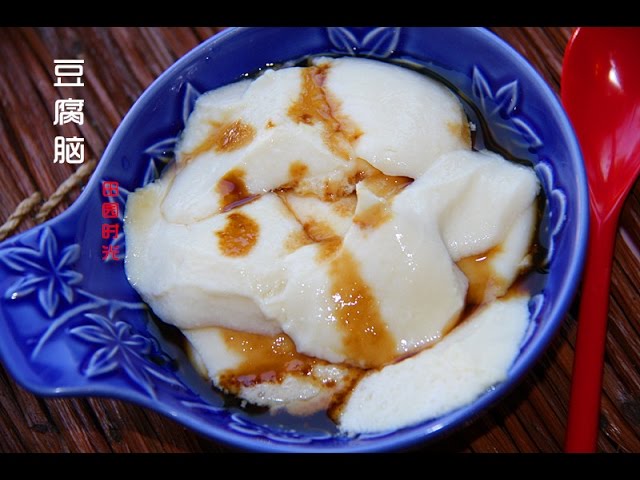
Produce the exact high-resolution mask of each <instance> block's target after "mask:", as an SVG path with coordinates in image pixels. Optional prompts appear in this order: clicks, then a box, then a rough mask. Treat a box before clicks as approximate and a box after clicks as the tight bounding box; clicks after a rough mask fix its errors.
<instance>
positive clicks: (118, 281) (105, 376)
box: [0, 28, 588, 452]
mask: <svg viewBox="0 0 640 480" xmlns="http://www.w3.org/2000/svg"><path fill="white" fill-rule="evenodd" d="M321 53H331V54H341V55H360V56H368V57H371V58H380V59H386V60H390V61H408V62H410V63H413V64H417V65H422V66H424V67H427V68H428V69H429V70H431V71H432V72H435V73H436V74H438V75H441V76H442V77H444V78H445V79H446V80H447V81H448V82H450V83H451V85H453V86H454V87H455V88H456V89H458V90H459V92H460V93H461V94H462V95H464V96H466V97H467V98H468V99H469V100H470V101H471V102H472V103H473V104H474V105H475V106H476V107H477V108H478V109H479V111H480V112H481V114H482V116H483V117H484V118H485V119H486V120H487V121H488V124H489V129H490V131H491V135H492V136H493V137H494V138H495V139H496V141H497V142H498V144H500V145H501V146H502V147H504V148H505V149H506V150H507V151H509V152H510V153H511V154H513V155H514V156H516V157H518V158H523V159H526V160H529V161H530V162H532V163H533V165H534V166H535V170H536V173H537V174H538V176H539V178H540V180H541V182H542V184H543V186H544V189H545V193H546V196H547V199H548V202H547V207H546V213H545V221H544V222H543V227H544V228H543V229H542V231H541V241H542V243H543V244H544V245H545V246H547V247H548V248H549V258H548V261H549V271H550V273H549V274H548V275H546V276H545V277H544V278H545V284H544V286H543V287H539V288H538V289H537V290H536V291H534V292H533V293H534V294H535V295H534V297H533V298H532V300H531V302H530V311H531V321H530V328H529V330H528V332H527V336H526V339H525V341H523V344H522V348H521V351H520V354H519V356H518V358H517V360H516V361H515V363H514V365H513V366H512V368H511V370H510V373H509V378H508V379H507V380H506V381H505V382H503V383H501V384H499V385H496V386H495V387H493V388H492V389H490V390H489V391H488V392H486V393H485V394H483V395H482V396H481V397H479V398H478V399H477V400H476V401H475V402H474V403H472V404H471V405H468V406H466V407H463V408H460V409H458V410H455V411H453V412H451V413H450V414H447V415H444V416H442V417H440V418H436V419H432V420H428V421H425V422H422V423H420V424H418V425H415V426H413V427H408V428H404V429H401V430H399V431H395V432H387V433H383V434H378V435H361V436H357V437H354V438H346V437H342V436H339V435H337V434H336V433H335V432H332V431H329V430H326V429H323V428H319V427H309V426H305V425H304V424H303V422H299V424H298V425H297V426H295V428H294V427H293V426H292V424H288V425H281V424H279V423H278V420H277V418H275V419H274V418H270V417H269V416H256V417H252V416H250V415H248V414H246V413H245V412H242V411H240V410H237V409H234V408H226V407H224V406H223V400H222V399H221V398H220V397H219V396H217V395H216V394H215V393H214V392H212V390H211V389H210V388H209V386H208V385H207V384H206V382H204V381H203V380H201V379H200V378H199V377H198V375H197V374H196V373H195V372H194V370H193V369H192V367H191V366H190V364H189V363H188V361H187V360H186V358H185V356H184V355H183V353H182V352H181V351H180V350H179V349H178V348H177V347H176V346H174V345H173V344H171V343H170V342H168V341H167V340H166V339H165V338H164V337H163V336H162V333H161V332H160V331H159V329H158V328H157V326H156V324H155V323H154V321H153V319H152V318H151V317H150V313H149V311H148V309H147V307H146V306H145V305H144V304H143V303H141V301H140V298H139V297H138V295H137V294H136V292H135V291H134V290H133V289H132V288H131V286H130V285H129V283H128V282H127V279H126V277H125V273H124V262H122V261H106V262H105V261H102V259H101V247H102V245H106V244H108V242H111V243H112V245H114V246H119V247H120V249H121V255H124V246H125V244H124V238H123V236H122V235H120V236H118V237H117V238H115V239H112V240H109V241H105V240H103V239H102V238H101V228H100V226H101V224H102V223H103V219H102V214H101V204H102V203H103V202H104V201H111V202H118V203H119V205H120V207H123V206H124V202H125V201H126V196H127V194H128V192H130V191H132V190H134V189H135V188H137V187H139V186H141V185H143V184H145V183H147V182H149V181H152V180H153V179H154V178H156V177H157V175H158V172H159V171H160V170H161V169H162V167H163V165H164V164H166V163H167V162H168V161H169V160H170V159H171V157H172V154H173V153H172V152H173V148H174V146H175V142H176V138H177V136H178V135H179V134H180V131H181V129H182V128H183V126H184V122H185V119H186V117H187V116H188V114H189V113H190V112H191V110H192V108H193V104H194V102H195V100H196V99H197V97H198V95H199V94H200V92H204V91H207V90H210V89H213V88H216V87H219V86H221V85H225V84H227V83H229V82H232V81H234V80H237V79H239V78H240V77H241V76H242V75H243V74H247V73H253V72H256V71H257V70H258V69H260V68H263V67H264V66H265V65H267V64H272V63H275V64H278V63H281V62H286V61H290V60H297V59H300V58H302V57H304V56H307V55H310V54H321ZM468 112H469V114H470V116H471V118H472V119H474V118H475V117H474V115H475V114H474V113H473V112H472V111H471V109H468ZM51 168H55V166H54V165H52V166H51ZM105 180H116V181H118V182H119V184H120V187H121V189H120V195H119V196H118V197H114V198H109V199H105V198H104V197H103V196H102V193H101V183H102V181H105ZM587 205H588V201H587V190H586V180H585V173H584V169H583V166H582V159H581V155H580V151H579V148H578V145H577V142H576V139H575V137H574V134H573V131H572V129H571V126H570V125H569V122H568V121H567V118H566V116H565V114H564V112H563V110H562V108H561V106H560V103H559V101H558V99H557V97H556V95H555V94H554V93H553V92H552V91H551V90H550V88H549V87H548V85H546V84H545V82H544V81H543V80H542V79H541V78H540V76H539V75H538V74H537V73H536V72H535V71H534V70H533V69H532V68H531V66H530V65H529V64H528V63H527V62H526V61H525V60H524V59H523V58H522V57H521V56H520V55H518V54H517V53H516V52H515V51H514V50H512V49H511V48H510V47H509V46H508V45H506V44H505V43H504V42H503V41H501V40H500V39H499V38H497V37H496V36H494V35H493V34H492V33H490V32H488V31H486V30H483V29H474V28H376V29H373V28H350V29H347V28H284V29H278V28H255V29H253V28H252V29H233V30H228V31H225V32H223V33H221V34H219V35H217V36H215V37H213V38H211V39H210V40H208V41H206V42H205V43H203V44H202V45H200V46H199V47H197V48H196V49H194V50H193V51H191V52H189V53H188V54H187V55H185V56H184V57H183V58H182V59H180V60H179V61H178V62H176V63H175V64H174V65H173V66H172V67H171V68H169V69H168V70H167V71H166V72H165V73H164V74H162V75H161V76H160V77H159V78H158V79H157V80H156V81H155V82H154V83H153V84H152V85H151V86H150V87H149V88H148V89H147V91H146V92H144V94H143V95H142V96H141V97H140V99H139V100H138V101H137V102H136V104H135V105H134V106H133V107H132V108H131V111H130V112H129V113H128V114H127V116H126V117H125V119H124V120H123V122H122V124H121V125H120V127H119V128H118V130H117V131H116V133H115V135H114V137H113V139H112V140H111V142H110V144H109V146H108V147H107V149H106V151H105V152H104V156H103V158H102V159H101V161H100V163H99V165H98V168H97V170H96V172H95V173H94V175H93V176H92V178H91V181H90V182H89V184H88V185H87V187H86V189H85V191H84V192H83V193H82V195H81V196H80V198H79V199H78V200H77V201H76V202H75V203H74V205H73V206H72V207H71V208H69V209H68V210H67V211H66V212H65V213H63V214H62V215H60V216H59V217H57V218H55V219H53V220H51V221H49V222H47V223H45V224H43V225H41V226H39V227H36V228H34V229H32V230H29V231H27V232H25V233H23V234H21V235H18V236H16V237H14V238H12V239H10V240H8V241H5V242H4V243H2V244H0V295H1V296H2V297H1V303H0V357H1V359H2V361H3V362H4V365H5V366H6V367H7V368H8V369H9V371H10V372H11V373H12V374H13V376H14V377H15V378H16V380H17V381H18V382H20V383H21V384H22V385H23V386H25V387H26V388H27V389H29V390H31V391H33V392H35V393H37V394H41V395H57V396H70V395H71V396H75V395H96V396H107V397H115V398H121V399H125V400H129V401H132V402H135V403H137V404H140V405H143V406H146V407H149V408H152V409H154V410H156V411H158V412H161V413H163V414H165V415H167V416H169V417H171V418H174V419H175V420H177V421H178V422H181V423H183V424H185V425H187V426H188V427H190V428H193V429H194V430H197V431H198V432H200V433H202V434H204V435H207V436H210V437H212V438H215V439H218V440H222V441H225V442H227V443H230V444H233V445H235V446H239V447H242V448H248V449H257V450H266V451H274V450H276V451H301V450H302V451H342V452H346V451H371V450H387V449H395V448H401V447H405V446H408V445H410V444H413V443H415V442H419V441H425V440H427V439H433V438H436V437H437V436H439V435H441V434H443V433H444V432H446V431H450V430H451V429H452V428H454V427H456V426H459V425H461V424H463V423H464V422H465V421H468V420H470V419H471V418H472V417H473V416H474V415H477V414H478V413H479V412H481V411H482V410H484V409H485V408H486V407H487V406H488V405H490V404H491V403H493V402H494V401H496V400H497V399H498V398H499V397H501V396H503V395H504V394H505V393H506V392H507V391H508V390H509V389H510V388H511V387H512V386H513V385H514V384H515V382H516V381H517V380H518V379H519V378H521V377H522V375H523V374H524V373H525V372H526V371H527V370H528V369H529V368H530V367H531V366H532V364H533V363H534V361H535V360H536V358H537V357H538V356H539V355H540V354H541V352H542V351H543V349H544V348H545V347H546V346H547V345H548V344H549V341H550V340H551V338H552V336H553V334H554V333H555V331H556V330H557V328H558V326H559V325H560V323H561V322H562V320H563V318H564V315H565V313H566V311H567V309H568V308H569V305H570V302H571V299H572V297H573V294H574V292H575V290H576V286H577V284H578V282H579V279H580V274H581V271H582V263H583V257H584V253H585V245H586V240H587V226H588V225H587ZM120 210H121V216H122V211H123V208H120ZM121 220H122V219H121V218H120V219H119V222H120V223H121ZM416 401H420V399H416Z"/></svg>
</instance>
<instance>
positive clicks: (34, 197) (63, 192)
mask: <svg viewBox="0 0 640 480" xmlns="http://www.w3.org/2000/svg"><path fill="white" fill-rule="evenodd" d="M95 166H96V161H95V160H89V161H88V162H86V163H83V164H82V165H81V166H80V168H78V169H77V170H76V171H75V172H74V173H73V174H71V175H70V176H69V178H67V179H66V180H65V181H64V182H62V183H61V184H60V186H58V188H57V189H56V191H55V192H53V195H51V196H50V197H49V198H48V199H47V201H46V202H44V203H43V204H42V205H40V203H41V202H42V194H41V193H40V192H34V193H32V194H31V195H30V196H29V197H27V198H25V199H24V200H22V201H21V202H20V203H19V204H18V206H17V207H16V209H15V210H14V211H13V213H12V214H11V215H9V218H8V219H7V221H6V222H4V224H3V225H2V226H1V227H0V240H4V239H5V238H7V237H8V236H9V235H11V234H12V233H13V232H15V231H16V229H17V228H18V227H19V226H20V223H22V221H23V220H24V219H25V218H26V217H27V216H29V215H30V214H31V213H32V212H34V211H35V210H36V208H38V206H40V208H38V210H37V211H36V213H35V215H34V220H35V222H36V223H42V222H44V221H45V220H46V219H47V217H48V216H49V214H50V213H51V211H52V210H53V209H54V208H56V207H57V206H58V205H59V204H60V202H62V200H64V198H65V197H66V196H67V194H68V193H69V192H71V191H72V190H74V189H75V188H76V187H79V186H80V185H82V184H83V183H84V182H85V180H86V179H87V178H88V177H89V176H90V175H91V173H92V172H93V170H94V168H95Z"/></svg>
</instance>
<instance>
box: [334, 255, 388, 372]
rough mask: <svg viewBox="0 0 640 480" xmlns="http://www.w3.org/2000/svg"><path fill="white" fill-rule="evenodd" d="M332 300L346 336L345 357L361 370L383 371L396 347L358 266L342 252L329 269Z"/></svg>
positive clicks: (339, 325) (351, 257) (374, 296)
mask: <svg viewBox="0 0 640 480" xmlns="http://www.w3.org/2000/svg"><path fill="white" fill-rule="evenodd" d="M329 275H330V278H331V290H330V292H331V297H333V299H334V301H335V303H336V310H335V316H336V319H337V320H338V323H337V324H338V328H340V330H341V331H342V334H343V335H344V348H345V351H344V354H345V356H346V357H347V359H348V362H349V363H352V364H354V365H357V366H359V367H362V368H372V367H374V368H375V367H380V366H382V365H385V364H387V363H389V362H391V361H393V360H394V359H395V357H396V344H395V341H394V339H393V336H392V334H391V332H389V329H388V327H387V325H386V324H385V323H384V321H383V320H382V316H381V314H380V310H379V308H378V301H377V299H376V295H375V294H374V293H373V291H372V290H371V287H369V285H367V283H366V282H365V281H364V279H363V278H362V276H361V274H360V267H359V265H358V262H357V261H356V260H355V259H354V258H353V256H352V255H351V253H349V252H348V251H347V250H344V249H343V250H342V251H341V252H340V253H339V254H338V256H337V257H336V258H334V259H333V260H332V261H331V264H330V266H329Z"/></svg>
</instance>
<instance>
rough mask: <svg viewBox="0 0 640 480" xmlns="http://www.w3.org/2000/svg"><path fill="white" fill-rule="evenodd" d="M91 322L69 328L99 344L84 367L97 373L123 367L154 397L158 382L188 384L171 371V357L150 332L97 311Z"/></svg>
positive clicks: (89, 315) (84, 338)
mask: <svg viewBox="0 0 640 480" xmlns="http://www.w3.org/2000/svg"><path fill="white" fill-rule="evenodd" d="M85 317H87V318H88V319H89V322H87V323H84V324H82V325H79V326H77V327H74V328H72V329H70V330H69V332H70V333H71V335H73V336H74V337H76V338H78V339H80V340H82V341H84V342H87V343H90V344H92V345H95V348H94V350H93V351H92V352H91V354H90V356H89V359H88V361H87V362H86V365H85V366H84V367H83V368H82V371H83V372H84V374H85V375H87V376H88V377H96V376H99V375H105V374H109V373H113V372H114V371H116V370H122V371H124V373H125V374H126V375H127V377H129V378H130V379H131V380H132V381H133V382H134V383H135V384H136V385H138V386H139V387H140V388H142V389H143V390H144V391H145V392H146V393H147V394H148V395H149V396H150V397H151V398H156V389H155V386H154V385H155V383H156V382H157V381H160V382H163V383H166V384H168V385H171V386H174V387H177V388H186V387H185V386H184V384H183V383H182V382H180V381H178V380H177V379H176V378H175V375H174V376H170V375H168V373H167V372H168V371H170V370H169V369H167V368H166V365H167V364H169V362H170V359H169V357H168V356H167V355H166V354H164V353H163V352H162V351H161V350H160V347H159V346H158V342H157V341H156V340H155V339H154V338H153V337H150V336H147V335H143V334H141V333H139V332H136V331H134V330H133V327H132V326H131V325H130V324H129V323H127V322H125V321H123V320H117V319H114V318H107V317H104V316H102V315H98V314H95V313H86V314H85Z"/></svg>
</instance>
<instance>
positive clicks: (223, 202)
mask: <svg viewBox="0 0 640 480" xmlns="http://www.w3.org/2000/svg"><path fill="white" fill-rule="evenodd" d="M244 177H245V171H244V170H242V169H241V168H234V169H232V170H229V171H228V172H227V173H226V174H225V175H224V176H223V177H222V178H221V179H220V181H219V182H218V184H217V185H216V190H217V191H218V193H220V195H221V196H222V197H221V199H220V211H221V212H228V211H229V210H233V209H234V208H237V207H240V206H242V205H244V204H246V203H249V202H252V201H254V200H255V199H256V198H258V197H259V195H256V194H253V193H249V190H248V189H247V185H246V184H245V183H244Z"/></svg>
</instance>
